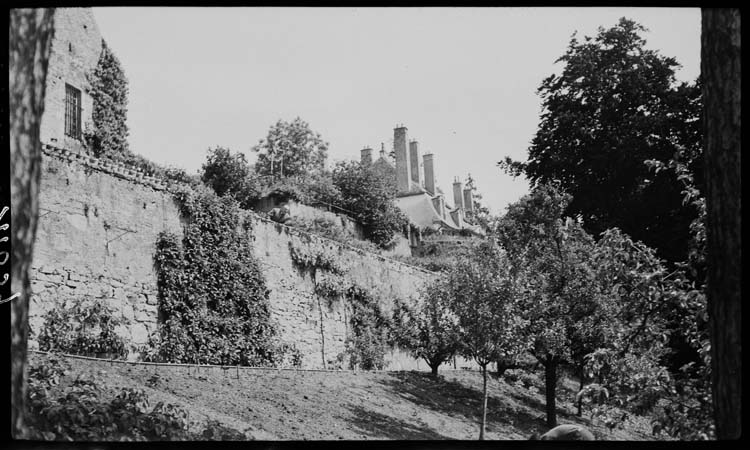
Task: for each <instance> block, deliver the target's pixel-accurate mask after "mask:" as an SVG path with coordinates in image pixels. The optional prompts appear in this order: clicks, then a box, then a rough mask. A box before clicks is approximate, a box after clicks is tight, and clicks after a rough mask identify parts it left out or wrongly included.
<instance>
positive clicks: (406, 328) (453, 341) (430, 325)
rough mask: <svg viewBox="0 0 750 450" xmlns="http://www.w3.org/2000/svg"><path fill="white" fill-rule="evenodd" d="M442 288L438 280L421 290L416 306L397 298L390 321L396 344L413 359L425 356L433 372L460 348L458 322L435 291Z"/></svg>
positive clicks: (435, 372) (434, 373)
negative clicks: (420, 299)
mask: <svg viewBox="0 0 750 450" xmlns="http://www.w3.org/2000/svg"><path fill="white" fill-rule="evenodd" d="M441 288H442V286H440V284H439V283H437V284H434V285H430V286H428V287H426V288H425V289H424V292H422V293H421V298H422V299H423V300H422V301H421V302H419V303H418V304H417V306H416V307H415V308H412V307H410V306H409V305H408V304H407V303H405V302H403V301H396V302H395V305H394V314H393V321H392V323H393V334H394V337H395V339H396V343H397V344H398V345H399V347H401V348H404V349H407V350H409V351H411V353H412V355H413V356H414V357H415V358H422V359H424V360H425V361H426V362H427V364H428V365H429V366H430V368H431V369H432V373H433V375H437V371H438V367H439V366H440V365H441V364H442V363H444V362H446V361H449V360H450V359H451V358H453V356H454V355H455V354H456V353H457V352H458V350H459V348H460V341H459V328H458V323H457V320H456V317H455V316H454V315H453V314H452V313H451V310H450V308H449V306H448V305H447V304H445V303H444V302H443V300H444V299H443V297H442V296H441V295H440V293H439V292H438V290H439V289H441Z"/></svg>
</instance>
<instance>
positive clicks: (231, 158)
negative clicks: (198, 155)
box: [201, 147, 259, 208]
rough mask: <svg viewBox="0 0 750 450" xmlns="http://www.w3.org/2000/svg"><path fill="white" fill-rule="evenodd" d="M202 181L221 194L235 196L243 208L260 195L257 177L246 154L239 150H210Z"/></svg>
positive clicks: (219, 148)
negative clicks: (233, 151) (236, 151)
mask: <svg viewBox="0 0 750 450" xmlns="http://www.w3.org/2000/svg"><path fill="white" fill-rule="evenodd" d="M201 181H203V183H205V184H206V185H207V186H209V187H211V188H212V189H213V190H214V191H215V192H216V194H217V195H219V196H224V195H229V196H232V197H234V198H235V199H236V200H237V201H238V202H239V203H240V206H241V207H243V208H249V207H250V204H251V203H252V201H253V200H255V199H256V198H257V197H258V195H259V186H258V181H257V178H256V177H255V174H254V173H253V172H252V171H251V170H250V166H249V165H248V164H247V160H246V159H245V155H244V154H242V153H239V152H238V153H235V154H232V152H231V151H230V150H229V149H226V148H223V147H216V148H214V149H209V150H208V156H207V157H206V162H205V163H204V164H203V173H202V174H201Z"/></svg>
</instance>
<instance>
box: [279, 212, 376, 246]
mask: <svg viewBox="0 0 750 450" xmlns="http://www.w3.org/2000/svg"><path fill="white" fill-rule="evenodd" d="M285 225H287V226H290V227H294V228H299V229H301V230H304V231H306V232H308V233H313V234H317V235H319V236H322V237H324V238H327V239H331V240H333V241H336V242H341V243H342V244H346V245H348V246H351V247H354V248H357V249H360V250H364V251H366V252H370V253H380V249H379V248H378V247H377V246H376V245H375V244H373V243H372V242H369V241H363V240H361V239H357V238H356V237H354V236H352V235H351V234H350V233H347V232H346V231H344V229H343V228H342V226H341V224H340V223H336V221H335V220H333V219H328V218H326V217H316V218H314V219H306V218H303V217H292V218H291V219H290V220H289V221H287V222H285Z"/></svg>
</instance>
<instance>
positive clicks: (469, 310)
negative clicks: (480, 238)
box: [430, 241, 528, 366]
mask: <svg viewBox="0 0 750 450" xmlns="http://www.w3.org/2000/svg"><path fill="white" fill-rule="evenodd" d="M520 288H521V277H520V276H519V275H518V274H514V273H512V268H511V264H510V261H509V259H508V258H507V257H506V255H505V253H504V251H503V250H501V249H500V248H499V247H497V246H496V245H495V244H494V243H492V242H489V241H487V242H483V243H482V244H480V245H477V246H476V247H474V248H473V251H472V252H471V254H470V255H468V256H467V257H466V258H462V259H460V260H459V262H458V264H457V265H456V266H455V267H454V268H453V269H452V270H451V271H450V272H448V273H447V274H446V276H445V278H444V279H442V280H439V281H437V282H436V285H435V286H434V288H432V289H431V290H430V294H431V295H432V296H434V297H436V298H438V299H440V300H439V301H442V302H445V304H447V305H448V306H449V308H450V311H451V312H452V314H453V315H454V316H455V318H456V320H457V324H458V331H459V336H460V341H461V344H462V346H461V352H462V353H464V354H465V355H466V356H468V357H470V358H474V360H476V362H477V363H478V364H479V365H480V366H486V365H487V364H489V363H490V362H493V361H497V360H499V359H504V360H509V361H512V360H514V359H516V358H518V357H519V356H520V355H521V353H523V352H524V351H525V350H527V348H528V345H527V344H528V341H527V338H526V335H525V334H524V329H525V328H526V327H527V325H528V324H527V322H526V320H525V318H524V317H523V315H522V314H521V310H520V309H519V307H520V304H519V300H520V298H521V295H520V294H521V290H520Z"/></svg>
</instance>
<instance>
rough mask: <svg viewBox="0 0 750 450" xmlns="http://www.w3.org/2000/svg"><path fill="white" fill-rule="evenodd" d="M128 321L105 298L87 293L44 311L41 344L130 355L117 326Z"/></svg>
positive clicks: (69, 350)
mask: <svg viewBox="0 0 750 450" xmlns="http://www.w3.org/2000/svg"><path fill="white" fill-rule="evenodd" d="M124 323H125V321H124V320H122V319H120V318H118V317H117V311H115V310H114V309H113V308H111V307H109V306H107V305H106V304H105V303H104V302H103V301H96V300H95V299H93V298H91V297H88V296H84V297H75V298H72V299H68V300H66V301H64V302H56V303H55V304H54V307H53V308H52V309H50V310H49V311H47V313H45V314H44V324H43V325H42V329H41V331H40V333H39V348H40V349H41V350H43V351H58V352H63V353H70V354H74V355H83V356H91V357H101V356H107V357H113V358H118V359H124V358H125V357H126V356H127V355H128V348H127V346H126V344H125V339H123V338H122V337H121V336H119V335H118V334H117V333H115V327H117V326H119V325H122V324H124Z"/></svg>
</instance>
